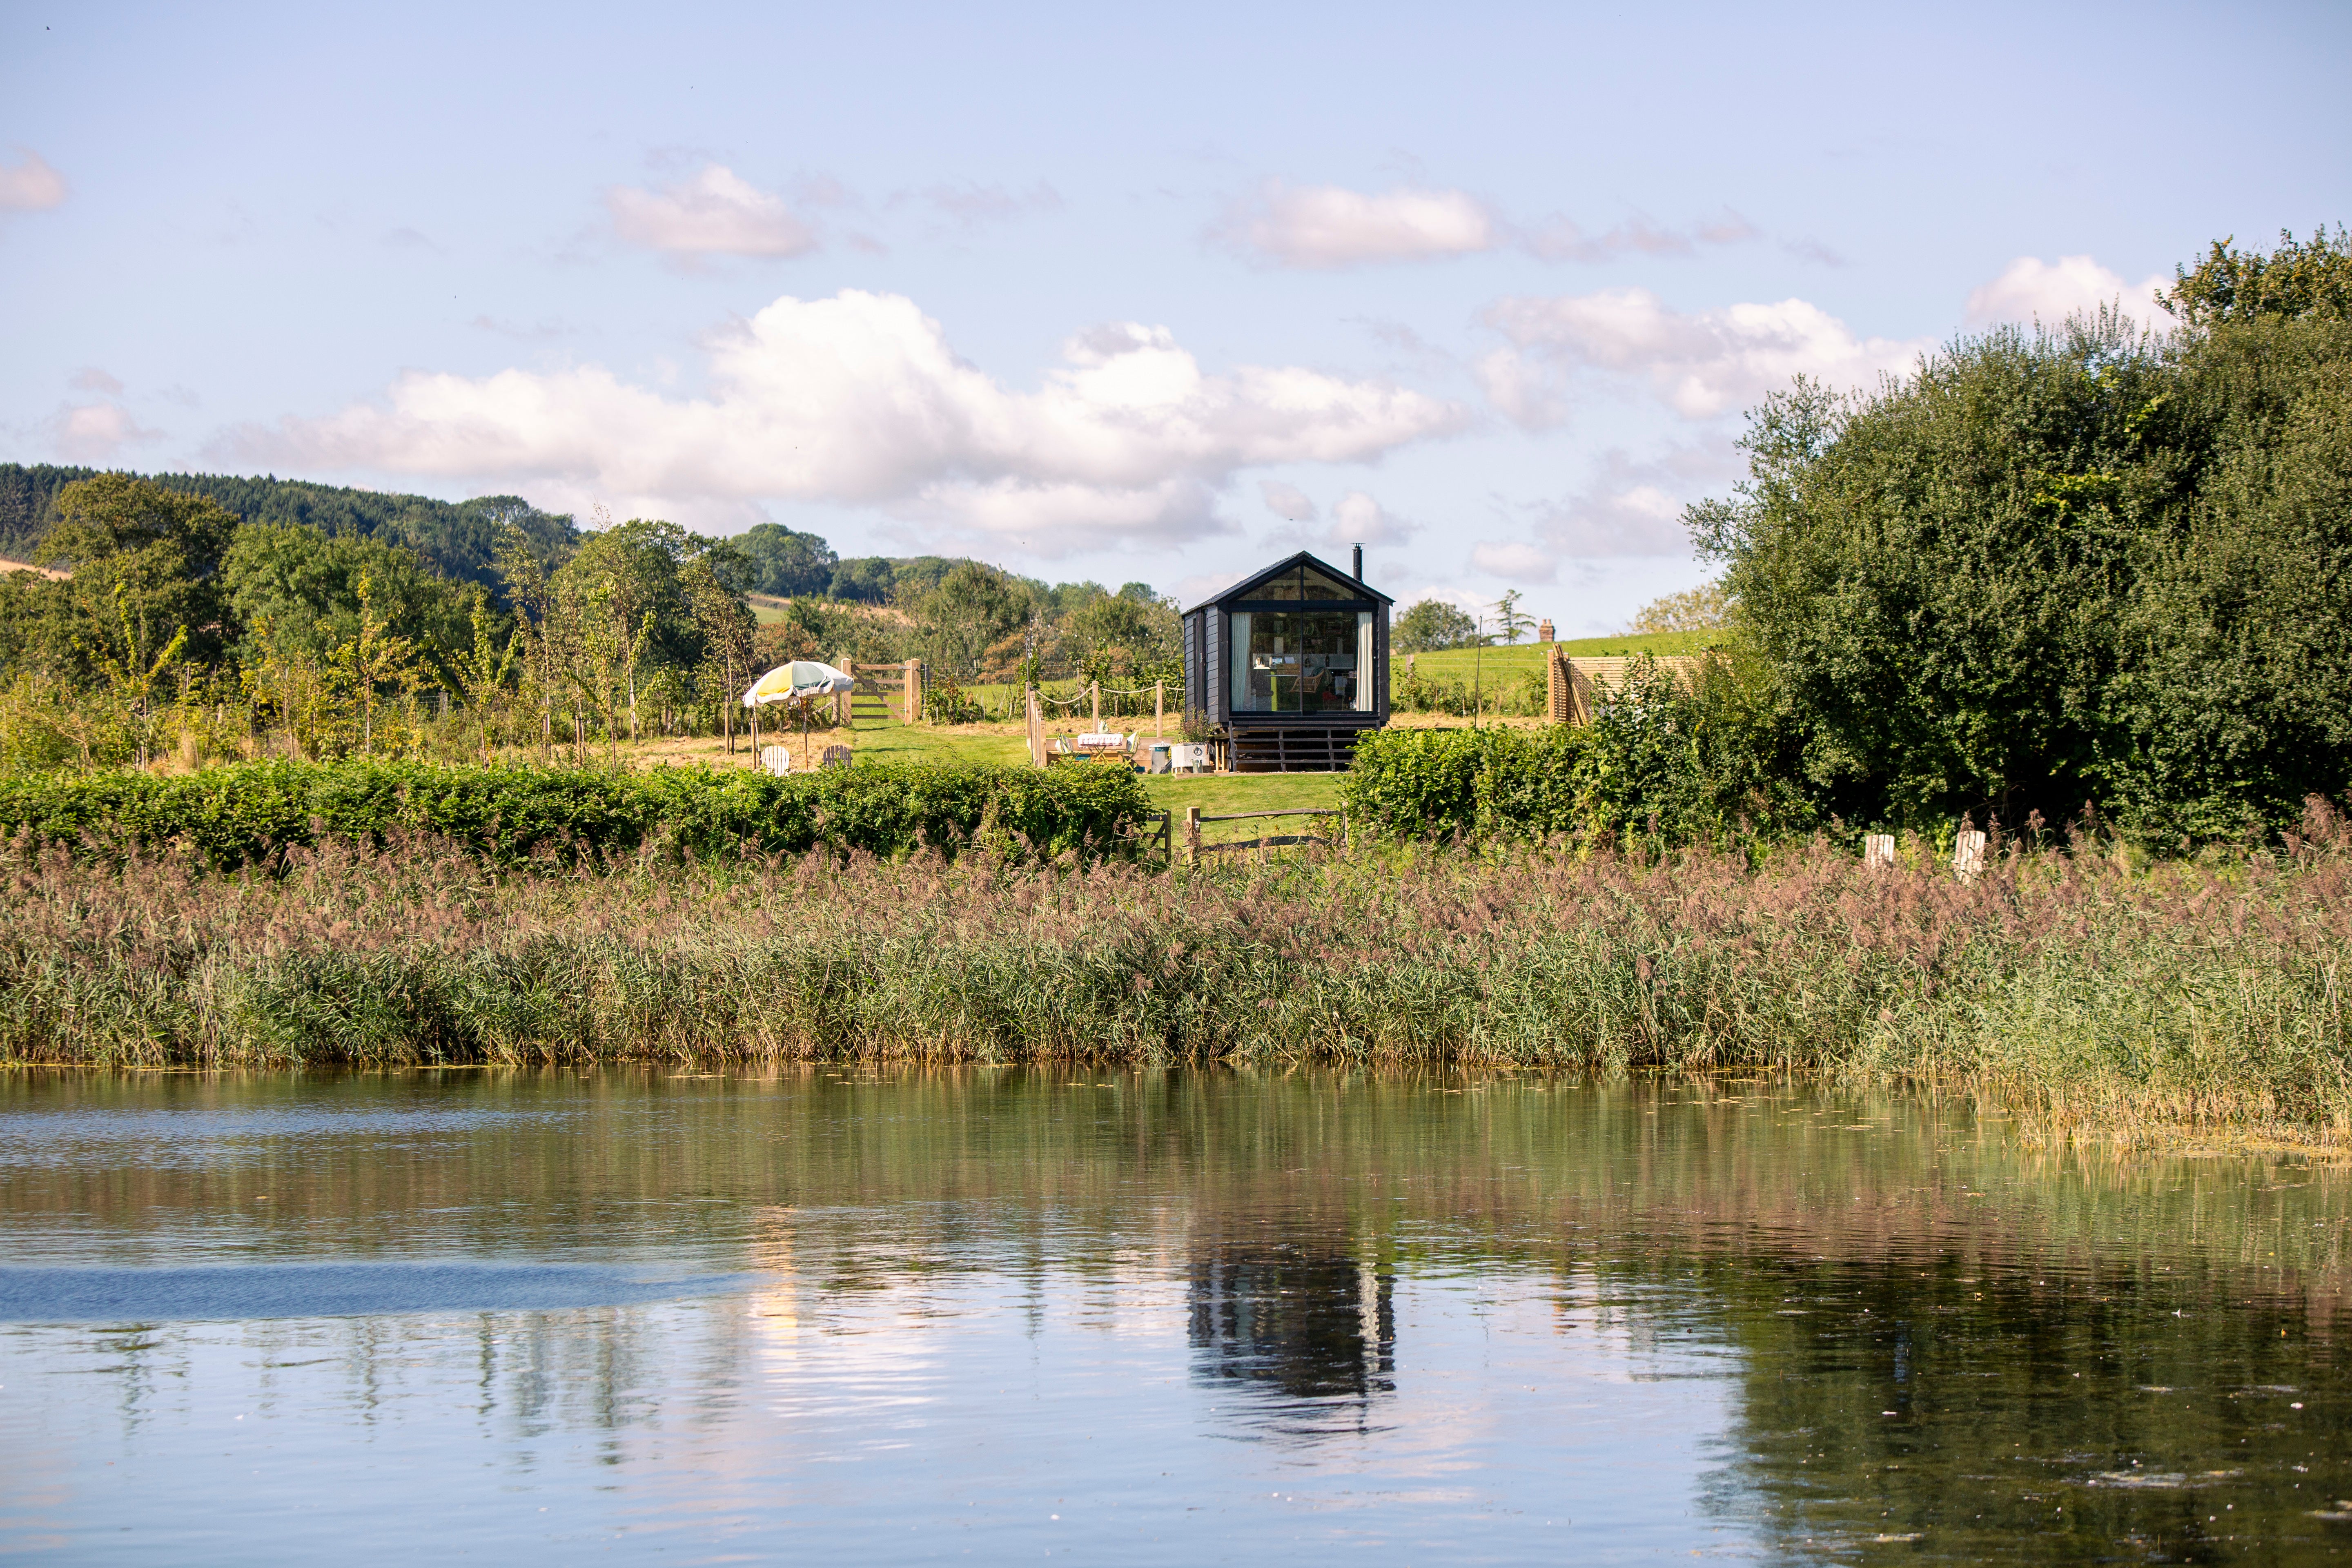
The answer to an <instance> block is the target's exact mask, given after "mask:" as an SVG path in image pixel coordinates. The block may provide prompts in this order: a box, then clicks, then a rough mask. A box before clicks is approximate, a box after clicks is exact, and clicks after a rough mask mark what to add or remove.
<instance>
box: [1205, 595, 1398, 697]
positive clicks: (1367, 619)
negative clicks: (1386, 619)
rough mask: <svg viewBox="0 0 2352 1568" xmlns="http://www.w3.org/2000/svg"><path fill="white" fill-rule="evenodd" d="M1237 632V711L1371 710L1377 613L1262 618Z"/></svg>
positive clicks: (1236, 624) (1240, 620)
mask: <svg viewBox="0 0 2352 1568" xmlns="http://www.w3.org/2000/svg"><path fill="white" fill-rule="evenodd" d="M1232 625H1233V638H1234V640H1233V656H1234V685H1233V700H1234V712H1236V713H1369V712H1370V711H1371V708H1372V683H1371V673H1372V661H1371V657H1370V652H1369V649H1370V643H1371V635H1372V634H1371V625H1372V617H1371V616H1370V613H1369V612H1367V611H1362V610H1307V611H1298V612H1269V611H1257V612H1255V613H1252V614H1249V615H1239V614H1237V615H1235V616H1233V617H1232Z"/></svg>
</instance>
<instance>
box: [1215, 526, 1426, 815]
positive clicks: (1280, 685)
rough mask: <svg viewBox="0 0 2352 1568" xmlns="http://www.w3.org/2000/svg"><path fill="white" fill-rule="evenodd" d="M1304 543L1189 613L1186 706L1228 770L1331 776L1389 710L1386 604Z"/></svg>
mask: <svg viewBox="0 0 2352 1568" xmlns="http://www.w3.org/2000/svg"><path fill="white" fill-rule="evenodd" d="M1393 603H1395V601H1394V600H1392V599H1391V598H1390V597H1389V596H1388V595H1386V594H1382V593H1380V592H1378V591H1376V590H1374V589H1373V588H1371V587H1370V585H1368V584H1366V583H1365V582H1364V552H1363V551H1362V550H1361V549H1360V548H1359V549H1358V550H1357V551H1356V555H1355V574H1354V575H1352V576H1350V575H1349V574H1347V573H1343V572H1340V571H1339V570H1337V569H1336V568H1334V567H1332V566H1330V565H1328V564H1327V563H1324V562H1321V561H1318V560H1317V559H1316V558H1315V557H1314V556H1312V555H1310V554H1308V553H1307V552H1305V551H1301V552H1298V553H1297V554H1296V555H1294V556H1292V557H1291V558H1290V559H1289V560H1287V561H1285V562H1282V563H1279V564H1277V565H1274V566H1269V567H1267V568H1266V569H1265V571H1263V572H1260V573H1258V574H1256V575H1255V576H1252V577H1246V578H1244V579H1243V580H1242V581H1241V582H1239V583H1237V584H1234V586H1232V587H1230V588H1228V589H1226V590H1225V591H1224V592H1223V593H1222V594H1220V595H1217V596H1216V597H1215V598H1213V599H1211V600H1208V601H1207V602H1206V603H1204V604H1200V605H1194V606H1193V607H1192V609H1190V610H1187V611H1186V612H1185V613H1184V706H1185V711H1186V714H1187V716H1188V717H1190V718H1192V720H1194V721H1196V722H1200V723H1204V724H1206V725H1207V726H1208V727H1209V728H1210V729H1212V730H1213V731H1216V733H1217V736H1218V739H1219V740H1220V742H1222V743H1223V752H1224V765H1225V766H1226V767H1227V768H1229V769H1231V770H1232V771H1233V772H1234V773H1330V772H1334V771H1336V770H1339V769H1341V768H1344V767H1346V766H1347V765H1348V763H1349V760H1350V759H1351V758H1352V757H1353V756H1354V754H1355V750H1356V737H1357V736H1359V735H1360V734H1362V733H1363V732H1364V731H1367V730H1377V729H1379V728H1380V727H1381V725H1383V724H1385V723H1387V722H1388V719H1389V606H1390V605H1391V604H1393Z"/></svg>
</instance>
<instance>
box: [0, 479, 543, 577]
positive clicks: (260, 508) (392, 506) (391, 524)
mask: <svg viewBox="0 0 2352 1568" xmlns="http://www.w3.org/2000/svg"><path fill="white" fill-rule="evenodd" d="M101 471H102V470H100V469H98V468H58V467H55V466H52V465H50V464H47V463H42V464H35V465H32V466H26V465H25V464H22V463H0V555H5V556H13V557H16V558H19V559H21V558H23V557H25V556H26V555H28V554H29V553H30V552H32V549H33V547H34V546H35V545H36V544H37V543H38V542H40V540H41V537H42V535H44V534H46V533H47V531H49V525H50V524H51V523H52V522H54V521H56V520H57V510H56V502H57V495H58V491H59V490H61V489H65V487H66V486H68V485H69V484H72V483H73V482H75V481H76V480H77V479H90V478H92V477H94V476H95V475H97V474H99V473H100V472H101ZM145 477H146V478H147V479H152V480H153V481H154V482H155V483H156V484H159V485H162V486H163V487H164V488H165V489H174V490H182V491H184V492H187V493H189V494H192V495H200V496H205V497H209V498H210V499H211V500H215V501H218V502H219V503H220V504H221V505H222V506H224V507H226V508H227V509H228V510H230V511H233V512H235V513H236V515H237V516H238V517H240V518H242V519H243V520H244V521H247V522H272V523H301V524H304V525H306V526H308V527H310V528H315V529H317V530H318V531H320V532H321V533H326V534H331V535H349V534H356V535H358V536H360V537H362V538H366V539H376V540H382V541H383V542H385V543H387V544H397V545H402V546H404V547H405V548H407V549H410V550H414V551H415V552H417V553H418V554H419V555H422V556H424V557H425V559H426V560H427V561H430V562H432V563H434V564H435V565H436V566H437V567H439V568H440V569H441V571H442V572H443V573H445V574H447V575H448V576H451V577H454V578H457V579H460V580H462V581H466V582H472V583H482V584H489V585H491V586H495V585H496V584H497V581H498V574H497V568H496V564H495V558H496V555H497V551H498V530H499V524H500V523H502V522H511V523H513V524H514V525H515V526H516V527H517V528H519V529H520V530H521V531H522V532H523V534H524V536H525V537H526V538H528V539H529V540H530V542H531V546H532V549H533V550H534V551H535V552H537V553H538V554H539V555H540V556H541V558H543V559H545V560H547V561H548V562H549V563H557V562H561V561H563V560H565V559H567V558H569V557H570V556H571V554H572V552H573V551H574V550H575V549H577V548H578V547H579V542H580V531H579V529H578V528H577V527H576V526H574V525H573V523H572V519H571V518H570V517H569V516H567V515H565V514H562V513H559V512H545V511H541V510H539V509H538V508H537V507H535V506H532V505H531V504H530V502H529V501H527V500H523V499H522V498H521V497H520V496H478V497H476V498H475V499H474V500H466V501H446V500H434V499H433V498H432V497H430V496H409V495H388V494H385V493H383V491H380V490H361V489H346V488H344V487H341V486H338V485H318V484H311V483H309V482H308V481H306V480H302V479H277V478H274V477H265V478H255V479H238V478H236V477H235V476H233V475H227V474H149V475H147V476H145Z"/></svg>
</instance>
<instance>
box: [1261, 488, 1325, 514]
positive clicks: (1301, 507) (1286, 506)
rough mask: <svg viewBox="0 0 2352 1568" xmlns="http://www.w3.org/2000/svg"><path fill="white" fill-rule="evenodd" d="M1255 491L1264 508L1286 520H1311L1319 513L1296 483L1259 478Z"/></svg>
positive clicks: (1313, 503)
mask: <svg viewBox="0 0 2352 1568" xmlns="http://www.w3.org/2000/svg"><path fill="white" fill-rule="evenodd" d="M1257 493H1258V496H1259V499H1261V500H1264V501H1265V510H1268V511H1270V512H1272V513H1274V515H1275V516H1276V517H1278V518H1281V519H1282V520H1283V521H1286V522H1312V521H1315V519H1316V518H1317V517H1318V515H1319V512H1318V509H1317V507H1316V505H1315V502H1314V501H1313V500H1311V499H1309V497H1308V496H1307V492H1306V491H1305V490H1302V489H1299V488H1298V487H1297V485H1286V484H1283V483H1282V482H1280V481H1279V480H1276V479H1260V480H1259V481H1258V485H1257Z"/></svg>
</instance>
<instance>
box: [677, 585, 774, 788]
mask: <svg viewBox="0 0 2352 1568" xmlns="http://www.w3.org/2000/svg"><path fill="white" fill-rule="evenodd" d="M678 583H679V586H680V587H681V588H682V589H683V590H684V592H685V594H686V602H687V604H688V607H689V608H690V609H691V610H692V612H693V615H694V620H695V625H696V626H698V628H699V629H700V630H701V633H702V650H703V651H702V671H703V676H704V679H705V681H706V683H707V684H708V685H709V686H711V687H712V688H714V689H712V691H711V696H712V700H713V701H714V702H715V704H716V710H717V712H718V714H719V726H720V728H721V729H722V730H724V731H725V732H726V735H727V750H728V751H729V752H733V751H734V750H735V700H736V698H737V696H738V695H739V694H740V692H741V691H742V689H743V687H744V685H745V684H746V683H747V682H748V680H749V678H750V676H751V648H752V643H753V639H754V638H755V637H756V636H757V634H758V631H759V622H758V621H757V620H755V619H754V618H753V617H752V615H751V608H750V606H749V605H745V604H744V603H743V601H742V600H741V599H740V598H738V597H736V596H735V595H733V594H732V593H730V592H729V591H728V589H727V586H726V584H724V583H722V582H721V581H720V580H719V574H718V572H717V570H716V569H715V568H714V566H713V564H712V563H711V561H710V560H709V558H708V557H707V556H706V557H701V558H698V559H696V560H693V561H689V562H688V563H686V565H685V567H684V568H683V569H682V570H681V571H680V572H679V574H678Z"/></svg>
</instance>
